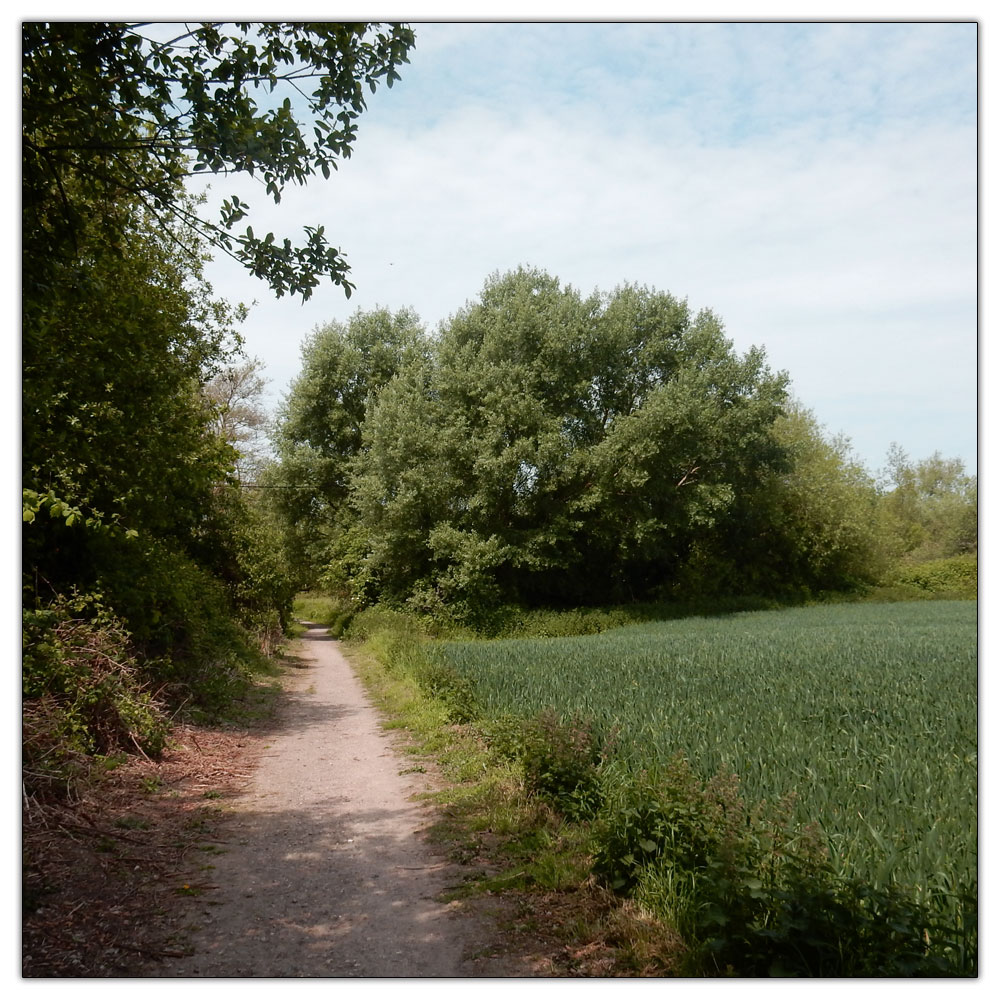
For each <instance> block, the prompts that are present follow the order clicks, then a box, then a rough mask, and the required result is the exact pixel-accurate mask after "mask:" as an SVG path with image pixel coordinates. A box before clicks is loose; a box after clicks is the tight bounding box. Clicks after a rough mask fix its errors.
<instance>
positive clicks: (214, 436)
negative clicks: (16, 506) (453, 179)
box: [21, 22, 413, 769]
mask: <svg viewBox="0 0 1000 1000" xmlns="http://www.w3.org/2000/svg"><path fill="white" fill-rule="evenodd" d="M168 28H169V30H167V29H168ZM22 43H23V47H22V56H23V60H22V126H23V134H22V340H21V346H22V364H23V391H22V428H23V438H22V491H23V519H24V530H23V535H22V581H23V588H24V608H23V613H24V621H25V633H24V635H25V651H26V652H25V655H26V660H25V662H26V669H25V694H26V696H27V697H29V698H38V697H41V698H43V699H50V698H55V702H51V700H45V704H44V706H43V710H41V714H40V715H38V719H39V720H40V722H39V725H40V727H41V728H40V729H39V731H38V733H37V734H36V735H37V737H38V738H37V740H35V742H34V743H33V744H32V745H33V746H34V745H36V744H37V747H39V748H40V751H39V752H40V756H39V757H38V758H37V760H36V758H35V757H34V756H32V760H35V762H36V763H37V764H38V766H39V767H40V768H43V769H44V767H46V766H47V764H45V763H44V762H45V761H49V760H50V758H51V754H50V753H49V747H50V740H56V741H58V740H60V739H61V738H62V737H61V736H60V735H59V734H60V733H63V734H65V732H67V731H69V730H74V731H75V730H76V729H77V728H78V729H79V731H80V732H84V733H86V732H89V731H90V730H91V728H92V725H94V724H95V723H93V720H92V719H91V718H90V717H89V716H88V718H81V717H79V716H78V714H77V713H78V711H79V710H80V705H79V704H78V702H77V701H75V700H74V699H75V698H76V695H75V694H74V691H75V690H77V689H78V688H79V689H80V690H83V688H81V687H80V685H78V684H76V682H73V683H69V684H67V683H66V678H68V677H76V676H77V675H80V676H84V675H87V676H89V672H90V671H91V668H92V666H93V664H91V663H90V662H89V661H86V659H84V660H81V661H80V662H74V664H70V663H69V662H68V660H67V659H66V657H75V656H77V653H76V652H73V651H72V650H70V651H66V650H63V652H59V650H60V649H61V648H62V647H61V646H60V645H59V643H58V642H57V641H55V640H54V639H53V636H56V637H57V636H58V634H59V630H60V629H61V628H63V624H61V623H62V622H63V620H64V619H65V618H66V616H67V615H69V616H72V617H73V619H74V620H76V619H81V620H86V621H87V622H89V623H90V625H88V626H81V627H84V628H85V629H86V628H89V627H93V628H94V629H97V631H98V632H100V631H101V629H104V628H105V626H107V628H110V630H111V631H110V632H108V633H107V634H108V635H111V634H112V633H113V634H114V636H116V637H119V638H121V640H122V642H127V643H128V644H129V649H128V650H125V649H124V648H123V649H122V650H121V657H120V660H121V662H125V661H126V660H129V662H131V659H132V657H133V654H135V655H136V656H137V657H138V660H137V662H139V663H140V664H141V670H140V673H139V674H138V675H136V676H133V675H132V674H131V673H130V672H129V671H125V673H127V674H128V675H129V676H128V677H124V675H123V677H124V679H122V678H119V679H120V680H122V684H123V685H124V688H127V689H128V690H129V691H130V692H131V694H129V695H128V696H127V697H126V698H125V702H121V703H120V704H119V702H117V701H116V702H115V705H110V704H108V703H107V702H106V699H105V701H104V702H102V703H103V704H104V708H105V709H106V710H107V712H108V713H109V714H110V715H111V716H120V717H119V719H118V722H116V723H115V725H114V726H112V727H111V729H110V730H109V731H115V732H124V733H127V732H129V729H128V723H127V719H126V720H125V721H123V719H125V716H127V715H128V713H129V711H131V710H130V709H129V708H128V707H127V704H126V702H129V700H130V699H131V702H130V703H131V704H132V706H133V708H134V707H135V706H136V705H138V704H140V703H143V704H146V703H148V698H149V694H148V691H146V692H145V693H143V688H144V686H145V685H147V684H148V685H150V686H151V687H154V689H155V690H156V691H157V692H158V697H159V696H163V697H169V698H170V699H171V700H174V701H175V703H177V704H179V703H180V702H183V701H189V702H191V703H192V704H201V705H203V706H204V705H206V704H208V703H209V702H212V700H213V699H215V703H216V704H217V703H218V700H219V698H220V696H221V694H222V693H223V692H224V691H225V690H226V685H227V684H228V683H229V681H230V680H232V679H233V678H234V677H236V676H237V675H239V674H240V671H241V670H242V669H243V667H244V666H245V664H246V663H247V662H249V661H250V660H251V659H252V657H253V649H254V647H255V646H256V647H258V648H269V646H270V643H271V642H272V641H273V639H274V637H275V636H276V635H278V634H280V632H281V629H282V626H283V625H284V624H286V623H287V620H288V615H289V613H290V603H291V596H292V593H293V589H292V584H291V573H290V571H289V567H288V566H287V564H285V563H284V562H283V561H282V559H281V553H280V551H279V547H278V546H277V545H276V544H275V537H276V531H275V528H274V526H273V522H272V520H271V519H270V517H269V515H268V513H267V512H266V511H265V510H264V509H263V507H262V505H261V504H260V503H258V502H256V500H255V499H254V497H253V495H252V494H251V495H249V496H248V491H244V490H241V489H240V483H239V481H238V480H239V477H240V476H241V475H243V474H245V473H247V472H248V471H250V469H251V467H252V468H253V472H254V475H256V473H257V471H258V470H257V468H256V466H258V465H259V458H260V456H259V455H257V456H255V455H254V454H252V453H251V449H248V447H247V444H248V440H249V437H250V436H251V435H252V433H253V430H254V428H255V426H259V424H260V417H261V415H260V414H259V412H256V411H255V410H254V407H253V401H254V397H255V394H257V393H259V387H260V384H259V376H258V375H257V370H256V368H255V366H254V364H253V363H252V362H246V361H245V359H242V358H241V353H240V349H239V348H240V337H239V332H238V325H239V322H240V320H241V318H242V310H241V309H239V308H232V307H230V306H229V305H228V304H226V303H224V302H220V301H218V300H217V299H216V298H215V297H214V296H213V293H212V290H211V288H210V286H209V285H208V284H207V282H206V281H205V279H204V272H203V267H204V264H205V261H206V260H207V259H208V256H209V255H210V254H211V253H213V252H218V251H222V252H225V253H229V254H231V255H232V256H234V257H235V258H236V259H237V260H239V261H241V262H242V263H243V264H244V266H246V267H247V268H248V269H249V270H250V271H251V272H253V273H254V274H255V275H257V276H259V277H261V278H262V279H263V280H264V281H266V282H267V283H268V284H269V285H270V287H271V288H272V289H273V290H274V292H275V293H276V294H278V295H282V294H292V293H296V294H300V295H302V296H303V297H304V298H307V297H308V296H309V294H310V293H311V291H312V289H313V288H314V287H315V286H316V285H317V284H318V283H319V281H320V280H322V279H323V278H324V277H329V278H330V279H332V280H333V281H334V282H336V283H337V284H339V285H340V286H341V287H342V288H343V289H344V290H345V291H346V292H348V293H349V292H350V290H351V287H352V286H351V284H350V282H349V281H348V279H347V273H348V269H347V265H346V262H345V260H344V258H343V256H342V254H341V252H340V251H339V250H338V249H336V248H334V247H332V246H331V245H330V244H329V243H328V240H327V237H326V235H325V233H324V229H323V227H322V225H316V226H315V227H310V228H307V229H306V232H305V236H304V239H303V240H302V241H300V242H299V244H298V245H293V243H292V241H290V240H276V239H275V237H274V236H273V235H271V234H267V235H262V236H258V235H256V234H254V232H253V230H252V228H251V227H250V226H247V228H246V230H245V232H240V231H239V228H238V226H239V223H240V222H241V220H243V219H244V218H246V217H247V216H248V213H249V212H250V207H249V206H248V205H246V204H245V203H243V202H242V201H240V200H238V199H237V198H230V199H228V200H224V201H223V202H222V204H221V207H220V210H219V214H218V216H217V217H215V218H212V217H211V216H210V215H209V214H206V212H205V210H204V206H205V201H204V199H202V200H199V199H196V198H193V197H192V196H191V195H190V193H189V190H188V186H187V184H186V181H187V179H188V178H189V177H191V176H192V175H195V174H199V173H200V174H207V175H214V176H220V177H224V176H226V175H230V174H234V173H245V174H248V175H250V176H251V177H253V178H255V179H258V180H259V181H260V184H261V187H262V189H263V192H264V194H265V196H267V197H270V198H272V199H274V200H275V201H279V200H280V197H281V192H282V190H283V189H284V187H285V186H286V185H287V184H289V183H303V182H305V180H306V179H308V178H309V177H310V176H312V175H314V174H323V175H324V176H329V174H330V171H331V170H333V169H335V168H336V165H337V162H338V161H339V160H340V159H342V158H344V157H347V156H350V153H351V148H352V144H353V142H354V140H355V137H356V133H357V124H356V120H357V118H358V116H359V115H360V114H361V112H362V111H363V110H364V108H365V90H366V89H368V90H372V91H374V90H375V89H376V88H377V86H378V85H379V83H381V82H385V83H386V84H388V85H391V84H392V82H393V81H394V80H396V79H398V76H397V73H396V70H397V67H398V66H399V64H400V63H402V62H405V61H406V57H407V52H408V50H409V49H410V47H411V46H412V44H413V34H412V32H411V31H410V30H409V29H408V28H405V27H403V26H400V25H386V26H379V25H370V24H362V23H357V24H287V23H275V24H236V25H228V26H226V25H220V24H198V25H192V26H188V25H170V26H166V25H159V26H154V25H141V24H124V23H106V22H86V23H84V22H58V23H56V22H52V23H43V22H26V23H24V24H23V25H22ZM240 449H242V451H243V454H242V457H241V455H240ZM248 463H249V464H248ZM109 622H110V623H111V624H110V625H109V624H108V623H109ZM75 627H76V626H74V628H75ZM96 634H97V633H95V635H96ZM102 634H103V633H102ZM119 638H116V639H115V644H116V645H117V644H118V642H119ZM64 654H65V655H64ZM91 680H93V681H94V683H95V684H96V685H97V687H98V688H100V690H101V691H103V692H104V694H101V695H100V696H99V698H98V701H100V700H101V699H104V698H105V695H108V697H110V696H111V695H109V694H108V692H113V691H114V690H117V688H116V684H117V682H116V684H111V685H110V686H109V685H104V683H103V681H102V680H101V678H100V677H97V678H91ZM102 685H103V686H102ZM136 685H138V687H137V686H136ZM84 687H86V685H84ZM88 690H89V689H88ZM78 693H79V692H78V691H77V694H78ZM89 697H90V696H89V695H88V696H87V698H89ZM117 698H118V695H117V694H115V695H114V698H113V699H112V700H114V699H117ZM65 699H68V700H65ZM144 699H145V701H144ZM192 699H193V700H192ZM85 700H86V699H85ZM53 704H56V705H57V708H55V709H53V710H52V711H50V708H51V707H52V705H53ZM88 704H90V703H89V702H88ZM95 704H96V703H95ZM122 704H126V707H125V708H124V709H121V712H124V716H122V715H121V712H120V711H119V709H120V708H121V705H122ZM59 705H61V706H62V707H61V708H60V707H58V706H59ZM116 705H117V706H118V707H115V706H116ZM74 706H75V707H74ZM91 707H92V706H91ZM86 710H87V711H88V712H90V708H87V709H86ZM103 710H104V709H102V710H101V711H103ZM119 723H120V725H119ZM101 724H102V725H103V723H101ZM91 735H93V734H91ZM32 739H33V740H34V739H35V738H34V737H33V738H32ZM84 742H87V741H86V740H85V741H84ZM92 742H93V741H90V742H89V743H88V745H91V744H92ZM126 742H127V741H126ZM33 753H34V751H32V754H33ZM51 759H52V760H54V759H55V758H51Z"/></svg>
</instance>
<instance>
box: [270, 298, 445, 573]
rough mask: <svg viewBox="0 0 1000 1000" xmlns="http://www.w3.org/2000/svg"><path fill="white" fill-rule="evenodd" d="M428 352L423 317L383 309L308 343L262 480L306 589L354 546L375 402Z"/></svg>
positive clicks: (323, 330) (326, 329)
mask: <svg viewBox="0 0 1000 1000" xmlns="http://www.w3.org/2000/svg"><path fill="white" fill-rule="evenodd" d="M429 350H430V347H429V344H428V341H427V338H426V336H425V334H424V330H423V326H422V324H421V322H420V319H419V317H418V316H417V315H416V313H414V312H413V311H412V310H409V309H399V310H397V311H396V312H391V311H390V310H388V309H384V308H377V309H374V310H371V311H367V312H363V311H358V312H356V313H355V314H354V315H353V316H352V317H351V318H350V319H349V320H348V321H347V322H346V323H340V322H336V321H334V322H330V323H327V324H325V325H324V326H322V327H318V328H317V329H315V330H314V331H313V333H312V335H311V336H310V337H309V338H308V339H307V340H306V342H305V344H304V345H303V347H302V371H301V373H300V374H299V376H298V378H296V379H295V381H294V382H293V383H292V386H291V388H290V390H289V393H288V396H287V397H286V399H285V400H284V401H283V403H282V405H281V407H280V409H279V413H278V417H277V420H276V433H275V445H276V451H277V463H276V464H275V465H274V466H273V467H272V469H271V470H270V472H269V474H268V475H267V476H266V477H265V481H264V482H263V485H264V487H265V488H266V490H267V493H266V496H267V497H268V499H269V501H270V505H271V507H272V509H273V510H274V511H275V513H276V515H277V517H278V518H279V520H280V521H281V522H282V523H283V524H284V525H285V526H286V536H285V537H286V542H287V544H288V546H289V555H290V558H291V560H292V561H293V562H295V563H296V564H297V565H298V566H299V567H300V568H301V571H302V574H303V576H302V583H303V585H311V584H313V583H315V582H316V579H317V575H318V574H319V573H320V572H321V571H322V570H324V569H327V570H329V567H330V563H331V561H332V560H333V559H335V558H336V555H335V550H341V551H342V554H343V555H346V554H347V553H346V552H343V549H344V547H345V545H346V546H347V548H348V549H350V548H351V547H352V542H351V539H350V538H349V532H350V529H351V527H352V524H353V521H354V516H353V512H352V511H351V510H350V509H349V507H348V506H347V499H348V496H349V493H350V483H351V474H352V467H353V462H354V460H355V459H356V457H357V456H358V455H359V453H360V452H361V449H362V447H363V434H364V427H365V422H366V420H367V416H368V411H369V408H370V406H371V404H372V402H373V400H374V399H375V398H376V397H377V396H378V394H379V393H380V392H381V391H382V389H383V388H384V386H385V385H386V384H387V383H389V382H390V381H391V380H392V379H393V378H394V377H396V376H397V375H398V374H399V373H400V372H402V371H405V370H407V369H408V368H410V367H411V366H413V365H414V364H417V363H419V362H421V361H422V360H426V358H427V357H428V352H429ZM343 582H344V581H343V580H336V581H335V580H332V579H331V580H330V585H331V586H334V587H338V586H340V585H341V584H343Z"/></svg>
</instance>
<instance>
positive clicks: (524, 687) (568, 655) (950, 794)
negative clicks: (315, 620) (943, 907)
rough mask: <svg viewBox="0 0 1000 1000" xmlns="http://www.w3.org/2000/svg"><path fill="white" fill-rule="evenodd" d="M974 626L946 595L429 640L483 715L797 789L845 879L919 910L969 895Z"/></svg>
mask: <svg viewBox="0 0 1000 1000" xmlns="http://www.w3.org/2000/svg"><path fill="white" fill-rule="evenodd" d="M976 635H977V622H976V605H975V603H973V602H968V601H954V602H933V603H931V602H920V603H903V604H884V605H880V604H855V605H828V606H816V607H807V608H797V609H791V610H785V611H768V612H751V613H743V614H734V615H727V616H716V617H703V618H691V619H684V620H679V621H669V622H660V623H655V624H644V625H634V626H629V627H625V628H620V629H613V630H610V631H607V632H604V633H601V634H600V635H595V636H581V637H575V638H560V639H524V640H503V641H492V642H451V643H441V644H436V645H435V646H434V647H432V648H433V656H434V657H435V658H436V659H437V661H438V662H439V663H440V664H441V666H442V667H445V668H448V669H449V670H450V671H454V672H455V673H456V674H457V675H458V676H459V677H461V678H462V679H463V681H464V682H465V683H466V684H467V685H468V688H469V691H470V697H471V698H473V699H474V700H475V703H476V706H477V711H478V712H479V713H480V714H481V715H482V716H483V717H484V718H503V717H511V716H513V717H519V718H524V719H530V718H533V717H537V715H538V713H539V712H543V711H552V712H554V713H555V714H556V715H557V716H559V717H561V718H563V719H566V720H569V719H586V720H587V724H588V726H590V727H591V731H592V733H593V734H594V739H595V740H598V741H600V742H607V741H609V740H613V744H614V748H615V758H616V762H617V763H618V764H619V765H621V764H625V765H627V767H628V769H629V770H630V771H631V773H640V772H641V771H643V770H644V769H655V768H658V767H659V768H662V767H668V766H670V762H671V761H673V760H676V759H677V757H678V755H682V756H683V757H684V758H686V759H687V760H689V761H690V762H691V765H692V767H693V768H694V769H695V771H696V772H697V773H698V774H699V775H700V776H701V777H702V779H704V780H708V779H710V778H711V776H712V775H715V774H718V773H723V772H724V773H728V774H732V775H736V776H737V779H738V781H739V786H740V790H741V795H742V796H743V798H744V799H745V800H746V801H749V802H755V801H762V800H767V801H772V802H774V801H778V800H779V799H782V798H785V797H786V796H789V795H792V796H794V811H795V819H796V821H797V822H799V823H803V824H805V823H816V824H818V825H819V828H820V830H821V832H822V836H823V838H824V841H825V844H826V847H827V849H828V850H829V852H830V858H831V862H832V864H833V866H834V868H835V869H836V870H837V871H839V872H840V873H841V874H842V875H843V876H844V877H845V878H852V879H861V880H863V881H864V883H865V884H867V885H870V886H871V887H873V888H874V889H880V888H893V889H902V890H904V891H905V892H906V893H907V894H908V896H909V897H910V898H912V899H914V900H915V901H916V902H918V903H922V902H926V901H929V900H932V899H934V900H938V901H940V900H941V899H942V898H957V897H958V896H959V895H961V894H965V895H966V896H968V894H970V893H972V894H974V893H975V890H976V877H977V876H976V872H977V849H978V845H977V825H978V824H977V782H978V760H977V642H976Z"/></svg>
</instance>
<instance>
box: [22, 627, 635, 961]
mask: <svg viewBox="0 0 1000 1000" xmlns="http://www.w3.org/2000/svg"><path fill="white" fill-rule="evenodd" d="M293 652H295V653H296V654H297V655H295V656H292V657H291V658H290V659H289V660H288V662H289V663H290V664H291V665H292V666H291V668H290V669H289V671H288V672H287V674H286V677H285V681H284V683H283V690H282V691H281V693H280V695H278V696H277V698H276V703H275V707H274V711H273V712H270V713H266V714H265V716H264V718H263V719H261V720H259V721H258V722H257V723H256V724H255V725H253V726H248V727H246V728H241V729H235V728H202V727H194V726H190V725H181V726H177V727H176V729H175V731H174V735H173V740H172V742H171V745H170V746H169V748H168V749H167V750H166V751H165V752H164V754H163V756H162V759H160V760H157V761H152V760H146V759H143V758H133V759H132V760H131V761H130V762H129V763H127V764H125V765H122V766H120V767H118V768H116V769H114V770H111V771H109V772H108V773H107V774H106V775H104V776H103V778H102V779H101V780H99V781H97V782H96V783H94V784H93V785H91V786H90V787H89V789H88V791H87V792H86V793H85V794H83V795H82V796H81V797H80V798H79V799H78V800H76V801H73V802H71V803H62V804H59V805H54V804H51V803H49V804H43V803H40V802H37V801H34V800H26V801H25V802H24V820H25V822H24V827H23V832H24V855H25V871H24V878H23V890H24V900H25V920H24V929H23V974H24V975H25V976H27V977H67V976H69V977H74V976H75V977H80V976H86V977H94V976H103V977H109V976H110V977H121V976H125V977H135V976H141V977H222V976H226V977H290V976H365V977H385V976H398V977H416V976H421V977H424V976H427V977H429V976H449V977H458V976H461V977H465V976H485V977H507V976H546V975H548V976H551V975H607V974H614V972H613V969H614V964H615V963H614V958H613V950H612V949H609V948H607V947H606V946H605V945H603V944H600V943H591V944H587V943H584V944H575V945H573V944H567V943H566V941H565V938H564V936H563V935H561V934H559V933H557V930H558V928H559V927H561V926H562V922H563V920H562V911H564V910H565V911H566V919H567V920H569V919H575V918H576V917H577V916H578V915H579V909H580V906H581V903H583V905H585V906H586V905H587V904H586V902H585V901H582V900H580V899H576V900H572V901H567V900H566V899H565V898H561V897H558V896H555V895H552V896H549V897H546V896H535V897H531V898H527V897H516V896H509V897H504V898H501V897H499V896H481V897H477V898H469V899H466V898H463V899H461V900H455V899H454V898H453V896H454V893H453V892H450V891H449V890H452V889H454V888H455V887H456V886H457V885H460V884H461V882H462V880H463V877H464V876H463V870H462V866H461V864H459V863H458V862H456V861H455V860H452V859H450V858H449V857H448V856H447V855H446V854H445V853H441V852H444V851H446V847H442V846H440V845H439V846H437V847H435V846H432V845H431V844H430V843H429V842H428V839H427V838H426V836H425V833H426V829H427V827H428V825H429V823H430V822H431V821H432V820H433V814H432V812H431V809H430V807H429V806H426V805H421V804H420V803H419V801H418V800H417V799H416V796H417V795H418V794H419V793H420V792H421V791H422V790H425V789H426V787H427V783H428V782H429V781H430V780H432V779H431V777H430V776H429V775H427V774H426V773H422V772H423V768H419V769H417V768H414V767H412V766H409V764H410V763H411V762H409V761H408V759H407V758H406V757H405V755H403V753H402V752H401V748H400V747H399V745H398V741H399V737H398V736H393V735H391V734H390V733H389V732H387V731H386V730H385V729H384V728H383V727H382V726H381V724H380V720H379V718H378V716H377V714H376V713H375V711H374V709H373V708H372V707H371V704H370V703H369V701H368V700H367V698H366V697H365V695H364V692H363V691H362V689H361V686H360V684H359V682H358V681H357V680H356V678H355V677H354V674H353V672H352V671H351V669H350V667H349V665H348V663H347V661H346V660H345V659H344V657H343V656H342V655H341V653H340V651H339V650H338V648H337V644H336V643H335V642H333V641H332V640H330V639H329V638H328V637H327V636H326V634H325V632H324V631H323V630H321V629H312V630H310V632H309V633H308V635H307V636H306V637H305V638H304V639H302V640H300V641H299V645H298V647H297V649H296V650H293ZM448 900H451V901H448Z"/></svg>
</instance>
